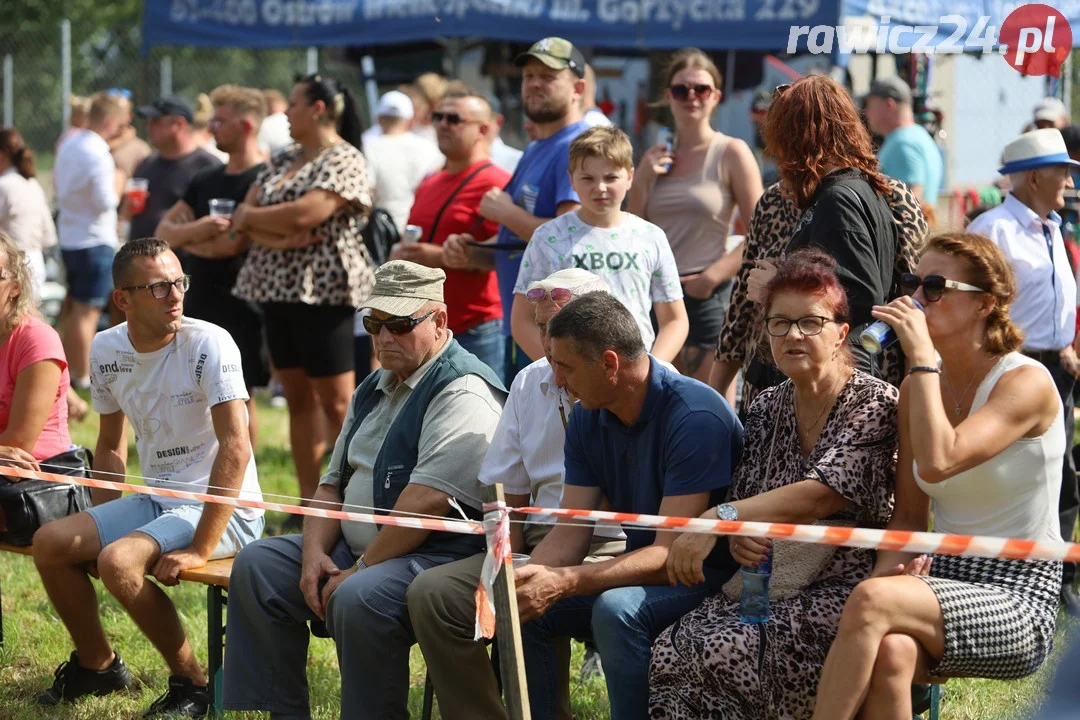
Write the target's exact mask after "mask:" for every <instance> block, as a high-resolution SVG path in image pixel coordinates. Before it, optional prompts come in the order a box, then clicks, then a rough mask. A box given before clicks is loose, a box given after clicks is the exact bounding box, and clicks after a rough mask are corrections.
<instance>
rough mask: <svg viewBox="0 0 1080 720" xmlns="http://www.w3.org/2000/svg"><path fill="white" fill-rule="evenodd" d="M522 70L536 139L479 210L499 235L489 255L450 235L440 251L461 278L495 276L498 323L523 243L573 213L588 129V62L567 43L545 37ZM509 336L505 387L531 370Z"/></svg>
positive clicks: (506, 326)
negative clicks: (576, 169) (575, 153)
mask: <svg viewBox="0 0 1080 720" xmlns="http://www.w3.org/2000/svg"><path fill="white" fill-rule="evenodd" d="M514 64H515V65H517V66H518V67H520V68H522V76H521V99H522V103H523V104H524V107H525V115H526V116H527V117H528V118H529V119H530V120H532V122H533V124H534V125H535V126H536V134H537V139H536V140H534V141H533V142H531V143H529V146H528V147H526V148H525V153H524V155H522V157H521V160H520V161H519V162H518V166H517V169H516V170H515V172H514V176H513V177H512V178H510V183H509V184H508V185H507V186H506V188H505V189H504V190H499V189H497V188H496V189H492V190H490V191H489V192H488V193H487V194H486V195H485V196H484V198H483V200H482V201H481V202H480V214H481V215H483V216H484V217H485V218H487V219H488V220H493V221H495V222H497V223H499V225H501V227H500V228H499V234H498V236H497V237H495V238H492V239H490V240H488V241H487V244H490V245H492V246H493V247H492V249H491V250H486V251H485V250H479V251H478V249H477V248H476V247H475V246H473V245H469V244H468V243H469V242H472V241H474V238H473V237H472V236H471V235H467V234H462V235H451V236H450V237H449V238H447V240H446V244H445V245H444V246H443V247H444V262H445V263H446V266H447V267H450V268H456V269H463V270H491V269H492V268H494V269H495V272H496V274H497V275H498V278H499V294H500V296H501V297H502V306H503V316H504V317H506V318H509V317H510V311H511V308H512V307H513V305H514V284H515V283H516V282H517V276H518V269H519V267H520V266H521V256H522V254H523V253H524V250H525V243H527V242H528V241H529V239H530V238H531V237H532V235H533V232H534V231H535V230H536V228H538V227H540V226H541V225H543V224H544V223H545V222H547V221H548V220H551V219H552V218H554V217H556V216H558V215H562V214H563V213H567V212H570V211H571V210H575V209H577V207H578V205H579V203H578V196H577V193H576V192H574V188H573V187H571V186H570V173H569V163H570V143H571V142H573V141H574V138H576V137H577V136H578V135H580V134H581V133H583V132H585V131H586V130H588V129H589V125H588V124H587V123H586V122H584V121H583V120H582V118H581V107H580V100H581V95H582V93H584V91H585V79H584V78H585V58H584V56H582V54H581V51H579V50H578V49H577V48H575V47H574V46H573V45H572V44H570V43H569V42H568V41H566V40H563V39H562V38H558V37H549V38H544V39H543V40H540V41H539V42H537V43H535V44H534V45H533V46H532V47H531V48H529V50H528V51H527V52H524V53H522V54H521V55H519V56H518V57H517V59H516V60H515V61H514ZM503 335H504V336H506V375H505V378H504V382H505V383H506V386H507V387H510V383H511V382H513V379H514V376H515V375H517V372H518V370H521V369H522V368H524V367H526V366H527V365H529V364H530V363H532V361H533V359H537V360H538V359H539V358H533V359H530V358H529V357H528V356H527V355H526V354H525V353H524V352H523V351H522V350H521V348H520V347H518V346H517V345H516V344H514V340H513V338H512V337H511V336H510V323H509V321H507V322H504V323H503Z"/></svg>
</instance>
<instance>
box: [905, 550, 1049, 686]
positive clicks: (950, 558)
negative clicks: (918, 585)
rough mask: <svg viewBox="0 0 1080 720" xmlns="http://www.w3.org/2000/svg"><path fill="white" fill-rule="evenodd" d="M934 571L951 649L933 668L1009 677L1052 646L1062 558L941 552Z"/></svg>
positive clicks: (1024, 671) (931, 580)
mask: <svg viewBox="0 0 1080 720" xmlns="http://www.w3.org/2000/svg"><path fill="white" fill-rule="evenodd" d="M930 573H931V574H930V575H929V576H919V577H920V579H922V580H923V581H925V582H926V584H927V585H929V586H930V589H931V590H933V592H934V595H936V596H937V599H938V602H939V603H940V604H941V614H942V615H943V616H944V618H945V654H944V656H942V658H941V662H939V663H938V664H937V665H936V666H935V667H932V668H930V669H929V674H930V675H932V676H935V677H981V678H993V679H997V680H1009V679H1013V678H1020V677H1024V676H1027V675H1030V674H1032V673H1033V672H1035V670H1037V669H1038V667H1039V666H1040V665H1042V663H1043V661H1044V660H1046V657H1047V655H1049V654H1050V650H1051V648H1052V647H1053V641H1054V628H1055V626H1056V624H1057V614H1058V604H1059V602H1060V600H1059V596H1060V594H1061V563H1060V562H1054V561H1047V560H1000V559H996V558H978V557H957V556H955V555H935V556H934V562H933V565H932V566H931V568H930Z"/></svg>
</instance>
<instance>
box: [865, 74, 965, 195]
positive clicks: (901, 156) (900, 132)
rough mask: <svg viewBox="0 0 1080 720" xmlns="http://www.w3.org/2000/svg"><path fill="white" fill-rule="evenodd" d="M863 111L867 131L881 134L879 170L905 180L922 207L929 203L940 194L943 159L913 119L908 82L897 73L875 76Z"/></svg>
mask: <svg viewBox="0 0 1080 720" xmlns="http://www.w3.org/2000/svg"><path fill="white" fill-rule="evenodd" d="M863 114H865V115H866V121H867V123H869V125H870V130H871V132H873V133H874V134H875V135H881V136H882V137H884V138H885V141H884V142H882V143H881V149H879V150H878V162H880V163H881V171H882V172H883V173H885V174H886V175H888V176H889V177H894V178H896V179H897V180H903V181H904V182H906V183H907V184H908V186H909V187H910V188H911V191H912V192H913V193H915V197H917V198H919V201H920V202H921V203H922V204H923V206H924V207H925V206H930V207H933V206H934V205H935V204H936V203H937V199H938V195H939V194H941V186H942V183H943V182H944V178H945V162H944V160H943V159H942V157H941V149H940V148H939V147H938V146H937V143H935V142H934V139H933V138H932V137H930V133H928V132H927V131H926V128H924V127H923V126H922V125H917V124H916V123H915V114H914V111H913V110H912V98H911V88H910V87H909V86H908V84H907V83H906V82H904V81H903V80H902V79H901V78H899V77H890V78H883V79H881V80H875V81H874V84H873V85H871V86H870V93H869V94H868V95H867V96H866V99H865V101H864V105H863Z"/></svg>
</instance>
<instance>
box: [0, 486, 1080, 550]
mask: <svg viewBox="0 0 1080 720" xmlns="http://www.w3.org/2000/svg"><path fill="white" fill-rule="evenodd" d="M0 475H16V476H18V477H22V478H25V479H28V480H50V481H53V482H63V483H69V484H71V483H74V484H78V485H86V486H89V487H97V488H105V489H107V490H121V491H125V490H126V491H129V492H137V493H142V494H144V495H160V496H164V497H172V498H179V499H181V500H191V501H193V502H211V503H222V504H225V505H233V506H236V507H249V508H260V509H263V510H276V511H278V512H285V513H292V514H297V515H310V516H313V517H325V518H333V519H336V520H350V521H353V522H367V523H375V524H378V525H394V526H397V527H407V528H414V529H423V530H438V531H444V532H452V533H461V534H468V535H483V534H484V532H485V529H484V527H485V526H484V524H482V523H480V522H478V521H471V520H447V519H443V518H437V517H435V516H427V517H408V516H388V515H376V514H369V513H358V512H351V511H346V510H324V509H322V508H310V507H303V506H299V505H284V504H281V503H274V502H267V501H265V500H245V499H242V498H233V497H226V496H224V495H211V494H208V493H197V492H189V491H185V490H175V489H171V488H159V487H152V486H145V485H133V484H130V483H124V482H116V481H112V480H98V479H96V478H81V477H73V476H70V475H57V474H55V473H48V472H36V471H33V470H26V469H23V468H18V467H0ZM485 509H487V510H490V509H491V508H490V507H489V508H485ZM506 511H508V512H515V513H522V514H525V515H551V516H556V517H566V518H571V519H581V520H590V521H591V520H604V521H607V522H614V523H621V524H624V525H635V526H639V527H646V528H655V529H659V530H674V531H679V532H694V533H710V534H715V535H745V536H748V537H768V538H773V539H777V540H794V541H796V542H810V543H824V544H827V545H839V546H844V547H858V548H866V549H871V550H898V551H902V552H911V553H931V554H942V555H964V556H972V557H988V558H1007V559H1010V560H1063V561H1066V562H1080V544H1078V543H1070V542H1044V541H1037V540H1017V539H1011V538H999V537H987V536H981V535H945V534H942V533H930V532H908V531H901V530H875V529H871V528H853V527H838V526H825V525H793V524H790V523H767V522H749V521H742V520H736V521H727V520H703V519H701V518H681V517H668V516H664V515H645V514H640V513H619V512H610V511H605V510H569V509H560V508H538V507H522V508H506ZM506 522H513V521H509V520H506V519H504V520H502V521H501V523H506ZM485 523H487V520H485ZM501 523H500V524H501ZM492 532H494V528H493V530H492Z"/></svg>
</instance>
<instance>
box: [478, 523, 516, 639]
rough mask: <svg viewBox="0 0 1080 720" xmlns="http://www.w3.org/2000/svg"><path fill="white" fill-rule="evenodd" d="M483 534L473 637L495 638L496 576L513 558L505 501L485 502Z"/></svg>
mask: <svg viewBox="0 0 1080 720" xmlns="http://www.w3.org/2000/svg"><path fill="white" fill-rule="evenodd" d="M484 533H485V534H486V535H487V553H486V554H485V555H484V566H483V568H482V569H481V570H480V584H479V585H478V586H477V588H476V630H475V631H474V633H473V640H479V639H481V638H487V639H489V640H490V639H491V638H493V637H495V602H494V597H495V578H496V577H498V575H499V572H500V571H501V570H502V569H503V567H505V566H506V564H507V563H509V562H512V561H513V554H512V553H511V552H510V512H509V511H508V510H507V509H506V503H504V502H494V503H484Z"/></svg>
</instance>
